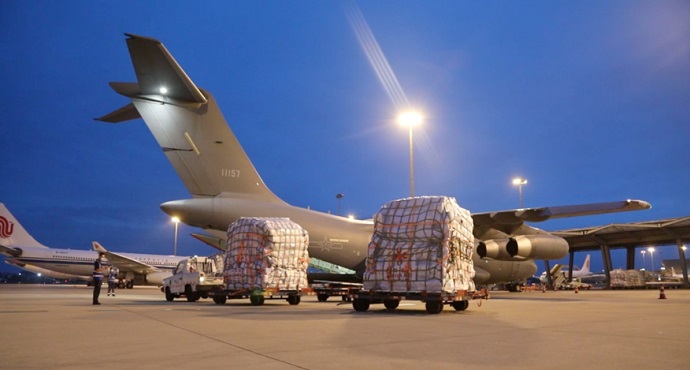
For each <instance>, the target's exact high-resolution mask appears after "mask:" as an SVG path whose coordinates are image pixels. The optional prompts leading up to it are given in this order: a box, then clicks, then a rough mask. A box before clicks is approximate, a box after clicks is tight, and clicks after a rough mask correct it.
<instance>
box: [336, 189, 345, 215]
mask: <svg viewBox="0 0 690 370" xmlns="http://www.w3.org/2000/svg"><path fill="white" fill-rule="evenodd" d="M344 196H345V194H343V193H338V194H336V195H335V198H336V199H338V216H342V215H343V213H342V211H341V208H340V200H341V199H343V197H344Z"/></svg>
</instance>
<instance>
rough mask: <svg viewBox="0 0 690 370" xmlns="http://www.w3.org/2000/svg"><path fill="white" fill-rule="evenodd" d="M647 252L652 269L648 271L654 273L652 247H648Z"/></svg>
mask: <svg viewBox="0 0 690 370" xmlns="http://www.w3.org/2000/svg"><path fill="white" fill-rule="evenodd" d="M647 250H648V251H649V258H651V259H652V268H651V269H649V270H650V271H651V272H654V247H649V248H647Z"/></svg>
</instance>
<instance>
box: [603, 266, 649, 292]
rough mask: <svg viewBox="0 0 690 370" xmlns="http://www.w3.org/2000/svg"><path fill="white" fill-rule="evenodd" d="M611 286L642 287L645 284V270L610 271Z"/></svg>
mask: <svg viewBox="0 0 690 370" xmlns="http://www.w3.org/2000/svg"><path fill="white" fill-rule="evenodd" d="M610 276H611V282H610V284H609V286H610V287H611V288H641V287H644V286H645V277H644V272H642V271H637V270H622V269H616V270H611V272H610Z"/></svg>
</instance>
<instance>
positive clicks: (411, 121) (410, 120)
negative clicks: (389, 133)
mask: <svg viewBox="0 0 690 370" xmlns="http://www.w3.org/2000/svg"><path fill="white" fill-rule="evenodd" d="M398 123H399V124H401V125H403V126H408V127H412V126H417V125H419V124H420V123H422V115H421V114H419V113H418V112H405V113H402V114H400V115H399V116H398Z"/></svg>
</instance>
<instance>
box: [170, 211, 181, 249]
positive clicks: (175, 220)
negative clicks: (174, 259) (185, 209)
mask: <svg viewBox="0 0 690 370" xmlns="http://www.w3.org/2000/svg"><path fill="white" fill-rule="evenodd" d="M171 221H172V222H174V223H175V244H174V247H173V256H177V225H178V224H179V223H180V218H179V217H177V216H175V217H173V218H172V219H171Z"/></svg>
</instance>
